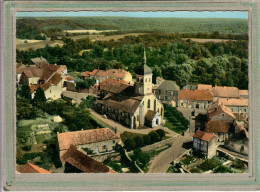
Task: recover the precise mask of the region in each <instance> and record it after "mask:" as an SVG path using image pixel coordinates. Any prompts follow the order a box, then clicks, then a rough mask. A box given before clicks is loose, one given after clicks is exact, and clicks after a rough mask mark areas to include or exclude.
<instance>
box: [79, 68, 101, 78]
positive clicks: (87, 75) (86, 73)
mask: <svg viewBox="0 0 260 192" xmlns="http://www.w3.org/2000/svg"><path fill="white" fill-rule="evenodd" d="M98 70H99V69H94V70H93V71H85V72H84V73H82V75H81V76H82V77H89V76H90V75H92V76H93V75H95V74H96V73H97V72H98Z"/></svg>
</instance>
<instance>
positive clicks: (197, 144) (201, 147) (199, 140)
mask: <svg viewBox="0 0 260 192" xmlns="http://www.w3.org/2000/svg"><path fill="white" fill-rule="evenodd" d="M217 148H218V142H217V137H216V136H215V135H213V134H211V133H206V132H204V131H200V130H198V131H196V133H195V134H194V135H193V137H192V149H193V151H195V152H198V153H200V154H203V155H205V156H206V157H207V158H208V159H210V158H212V157H214V156H215V155H216V151H217Z"/></svg>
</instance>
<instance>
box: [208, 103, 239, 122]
mask: <svg viewBox="0 0 260 192" xmlns="http://www.w3.org/2000/svg"><path fill="white" fill-rule="evenodd" d="M217 104H218V103H217ZM214 105H216V103H214ZM209 109H210V110H209ZM208 113H209V118H210V119H211V118H212V117H214V116H217V115H219V114H221V113H225V114H227V115H229V116H230V117H232V118H234V119H236V117H235V116H234V114H233V113H232V111H231V109H229V108H228V107H226V106H225V105H223V103H221V104H220V105H218V106H215V107H214V110H213V107H212V106H210V107H209V108H208Z"/></svg>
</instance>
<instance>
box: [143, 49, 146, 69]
mask: <svg viewBox="0 0 260 192" xmlns="http://www.w3.org/2000/svg"><path fill="white" fill-rule="evenodd" d="M143 65H146V53H145V46H144V51H143Z"/></svg>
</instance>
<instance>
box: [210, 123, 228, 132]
mask: <svg viewBox="0 0 260 192" xmlns="http://www.w3.org/2000/svg"><path fill="white" fill-rule="evenodd" d="M231 124H232V122H231V121H208V122H207V123H206V131H207V132H210V133H227V132H228V131H229V129H230V127H231Z"/></svg>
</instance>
